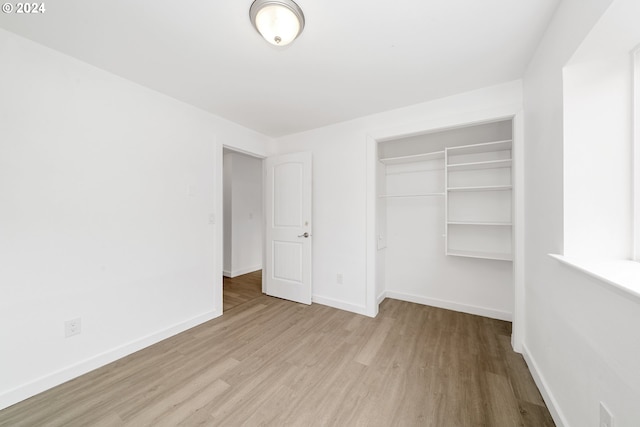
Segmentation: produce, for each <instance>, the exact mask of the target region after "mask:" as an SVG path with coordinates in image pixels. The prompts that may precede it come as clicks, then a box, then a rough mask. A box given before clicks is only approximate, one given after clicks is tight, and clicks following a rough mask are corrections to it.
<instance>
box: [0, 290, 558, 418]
mask: <svg viewBox="0 0 640 427" xmlns="http://www.w3.org/2000/svg"><path fill="white" fill-rule="evenodd" d="M230 299H231V298H230ZM225 304H226V303H225ZM510 327H511V325H510V323H507V322H502V321H498V320H492V319H487V318H483V317H478V316H472V315H468V314H461V313H456V312H452V311H447V310H442V309H438V308H433V307H427V306H422V305H418V304H413V303H408V302H402V301H397V300H390V299H387V300H385V301H384V302H383V303H382V304H381V306H380V314H379V315H378V317H377V318H375V319H371V318H367V317H365V316H360V315H356V314H352V313H349V312H345V311H341V310H336V309H333V308H329V307H326V306H322V305H319V304H313V305H311V306H305V305H301V304H297V303H293V302H289V301H284V300H280V299H277V298H271V297H268V296H265V295H262V294H260V295H258V296H257V297H255V298H251V299H249V300H247V301H245V302H243V303H239V304H237V305H236V306H235V307H234V308H233V309H231V310H228V311H227V312H225V314H224V315H223V316H222V317H220V318H218V319H215V320H212V321H210V322H207V323H205V324H203V325H200V326H198V327H195V328H193V329H191V330H189V331H186V332H184V333H182V334H180V335H177V336H175V337H172V338H169V339H167V340H165V341H162V342H160V343H158V344H156V345H154V346H151V347H149V348H146V349H144V350H141V351H139V352H137V353H135V354H132V355H131V356H128V357H126V358H124V359H121V360H119V361H117V362H114V363H112V364H110V365H107V366H105V367H103V368H100V369H97V370H95V371H93V372H91V373H89V374H86V375H84V376H82V377H80V378H77V379H75V380H73V381H70V382H68V383H65V384H63V385H60V386H58V387H56V388H54V389H52V390H49V391H47V392H45V393H42V394H40V395H37V396H35V397H33V398H31V399H28V400H26V401H24V402H21V403H19V404H17V405H14V406H12V407H10V408H7V409H5V410H3V411H0V426H12V427H13V426H196V425H205V426H239V425H246V426H254V425H274V426H282V425H286V426H434V427H457V426H461V427H462V426H465V427H466V426H487V427H501V426H505V427H514V426H531V427H533V426H535V427H541V426H553V425H554V424H553V421H552V419H551V416H550V415H549V412H548V411H547V408H546V407H545V406H544V403H543V401H542V398H541V396H540V394H539V392H538V390H537V389H536V387H535V385H534V383H533V380H532V378H531V375H530V374H529V371H528V369H527V367H526V364H525V362H524V360H523V359H522V357H521V356H520V355H518V354H516V353H513V352H512V351H511V347H510V344H509V340H510V333H511V331H510Z"/></svg>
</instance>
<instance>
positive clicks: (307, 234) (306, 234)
mask: <svg viewBox="0 0 640 427" xmlns="http://www.w3.org/2000/svg"><path fill="white" fill-rule="evenodd" d="M298 237H304V238H305V239H306V238H307V237H309V233H307V232H306V231H305V232H304V234H301V235H299V236H298Z"/></svg>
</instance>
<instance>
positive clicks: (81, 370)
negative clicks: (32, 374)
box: [0, 311, 222, 409]
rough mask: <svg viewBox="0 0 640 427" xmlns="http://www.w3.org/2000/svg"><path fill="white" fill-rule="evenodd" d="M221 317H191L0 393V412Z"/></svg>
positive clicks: (215, 314) (219, 313) (212, 313)
mask: <svg viewBox="0 0 640 427" xmlns="http://www.w3.org/2000/svg"><path fill="white" fill-rule="evenodd" d="M221 314H222V313H221V312H216V311H210V312H207V313H204V314H201V315H198V316H195V317H192V318H191V319H188V320H185V321H183V322H180V323H178V324H175V325H173V326H171V327H169V328H166V329H163V330H161V331H158V332H155V333H153V334H150V335H147V336H144V337H141V338H139V339H137V340H135V341H131V342H128V343H126V344H122V345H120V346H118V347H115V348H113V349H111V350H108V351H106V352H103V353H100V354H97V355H95V356H93V357H90V358H88V359H85V360H83V361H80V362H78V363H76V364H74V365H71V366H68V367H66V368H63V369H60V370H58V371H55V372H52V373H50V374H47V375H45V376H43V377H40V378H38V379H36V380H34V381H31V382H29V383H27V384H24V385H22V386H20V387H17V388H14V389H12V390H9V391H7V392H4V393H2V394H0V409H4V408H7V407H9V406H11V405H14V404H16V403H18V402H21V401H23V400H25V399H28V398H29V397H32V396H35V395H36V394H38V393H42V392H43V391H45V390H48V389H50V388H52V387H55V386H57V385H60V384H62V383H65V382H67V381H69V380H72V379H74V378H77V377H79V376H80V375H84V374H86V373H87V372H91V371H93V370H95V369H97V368H100V367H102V366H105V365H107V364H109V363H111V362H114V361H116V360H118V359H121V358H123V357H125V356H128V355H130V354H132V353H135V352H136V351H139V350H142V349H143V348H146V347H149V346H150V345H153V344H155V343H158V342H160V341H162V340H164V339H166V338H169V337H172V336H174V335H177V334H179V333H180V332H184V331H186V330H187V329H191V328H193V327H194V326H198V325H200V324H202V323H204V322H207V321H209V320H212V319H215V318H216V317H218V316H220V315H221Z"/></svg>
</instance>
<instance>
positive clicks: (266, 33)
mask: <svg viewBox="0 0 640 427" xmlns="http://www.w3.org/2000/svg"><path fill="white" fill-rule="evenodd" d="M249 16H250V17H251V23H252V24H253V26H254V27H255V28H256V30H258V32H259V33H260V35H262V37H264V39H265V40H266V41H268V42H269V43H271V44H273V45H276V46H285V45H288V44H289V43H291V42H292V41H294V40H295V39H296V37H298V36H299V35H300V33H301V32H302V30H303V28H304V14H303V13H302V9H300V6H298V5H297V4H295V3H294V2H293V1H292V0H255V1H254V2H253V3H252V4H251V8H250V9H249Z"/></svg>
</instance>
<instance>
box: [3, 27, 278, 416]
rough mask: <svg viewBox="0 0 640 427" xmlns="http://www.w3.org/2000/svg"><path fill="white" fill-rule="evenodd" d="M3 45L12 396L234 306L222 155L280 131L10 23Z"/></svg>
mask: <svg viewBox="0 0 640 427" xmlns="http://www.w3.org/2000/svg"><path fill="white" fill-rule="evenodd" d="M0 57H1V58H2V67H0V236H1V237H0V289H1V297H0V342H1V343H2V344H1V351H0V408H2V407H6V406H8V405H10V404H12V403H15V402H16V401H19V400H21V399H23V398H26V397H28V396H31V395H33V394H35V393H37V392H40V391H42V390H44V389H46V388H48V387H51V386H54V385H57V384H59V383H61V382H64V381H66V380H68V379H71V378H73V377H75V376H77V375H80V374H82V373H84V372H87V371H88V370H91V369H93V368H96V367H98V366H101V365H103V364H105V363H108V362H111V361H113V360H115V359H117V358H119V357H122V356H123V355H126V354H128V353H131V352H133V351H135V350H138V349H140V348H142V347H145V346H147V345H149V344H152V343H154V342H157V341H159V340H160V339H163V338H165V337H167V336H170V335H172V334H175V333H178V332H181V331H182V330H185V329H187V328H189V327H191V326H194V325H196V324H198V323H201V322H203V321H206V320H208V319H211V318H213V317H215V316H218V315H219V314H221V310H219V309H217V307H220V308H221V301H219V299H220V297H221V294H216V293H214V288H215V287H216V286H217V285H218V284H219V283H217V282H219V281H220V280H221V275H222V271H221V266H219V265H217V262H216V261H215V259H216V257H218V256H219V252H218V249H217V248H218V245H219V244H220V242H221V231H218V225H219V222H220V221H221V214H220V215H218V214H217V213H216V212H218V209H219V207H218V206H217V205H216V203H215V196H216V194H217V192H218V191H219V190H218V189H217V188H218V187H217V185H218V184H217V183H219V178H218V172H219V170H218V168H217V167H216V166H215V165H216V163H217V162H218V161H219V162H220V163H221V159H220V158H219V156H221V154H222V148H221V144H225V145H228V146H237V147H238V149H243V150H247V151H258V152H260V153H262V154H264V155H266V154H267V152H268V149H269V144H270V140H268V139H267V138H265V137H262V136H260V135H259V134H257V133H255V132H252V131H249V130H247V129H244V128H242V127H240V126H237V125H234V124H232V123H231V122H228V121H226V120H222V119H220V118H216V117H214V116H212V115H211V114H209V113H205V112H203V111H201V110H198V109H196V108H193V107H191V106H188V105H186V104H183V103H181V102H178V101H176V100H174V99H172V98H169V97H167V96H164V95H161V94H159V93H157V92H154V91H151V90H149V89H146V88H143V87H141V86H139V85H136V84H133V83H131V82H128V81H126V80H124V79H121V78H119V77H117V76H114V75H112V74H109V73H107V72H104V71H102V70H99V69H97V68H94V67H92V66H89V65H87V64H85V63H82V62H79V61H77V60H74V59H72V58H70V57H68V56H65V55H62V54H60V53H58V52H55V51H53V50H50V49H48V48H45V47H42V46H40V45H37V44H35V43H33V42H31V41H28V40H26V39H23V38H20V37H18V36H15V35H13V34H11V33H9V32H6V31H4V30H0ZM218 153H219V154H218ZM220 185H221V183H220ZM212 213H213V214H214V216H211V214H212ZM210 220H213V221H214V222H217V223H216V224H210ZM220 248H221V244H220ZM75 318H81V319H82V333H81V334H80V335H78V336H74V337H72V338H68V339H65V337H64V321H65V320H69V319H75Z"/></svg>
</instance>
